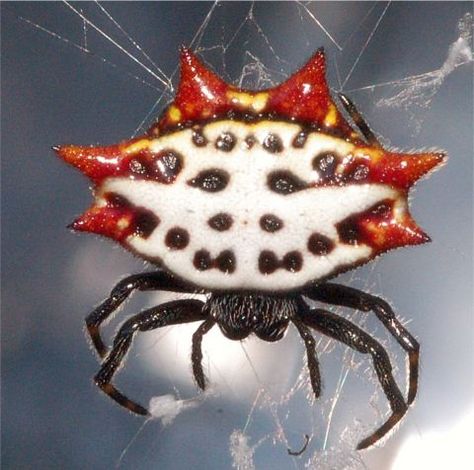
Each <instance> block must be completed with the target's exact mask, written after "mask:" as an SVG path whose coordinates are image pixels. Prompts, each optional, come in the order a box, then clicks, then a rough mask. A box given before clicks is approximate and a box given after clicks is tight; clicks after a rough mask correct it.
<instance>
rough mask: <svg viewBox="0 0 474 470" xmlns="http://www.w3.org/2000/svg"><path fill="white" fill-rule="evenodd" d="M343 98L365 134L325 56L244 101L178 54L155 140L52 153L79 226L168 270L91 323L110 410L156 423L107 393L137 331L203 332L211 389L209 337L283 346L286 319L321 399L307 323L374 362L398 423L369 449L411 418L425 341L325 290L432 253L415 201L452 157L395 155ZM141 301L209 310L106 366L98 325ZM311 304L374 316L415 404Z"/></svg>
mask: <svg viewBox="0 0 474 470" xmlns="http://www.w3.org/2000/svg"><path fill="white" fill-rule="evenodd" d="M339 98H340V100H341V102H342V104H343V106H344V108H345V110H346V111H347V112H348V114H349V115H350V116H351V118H352V119H353V121H354V123H355V124H356V126H357V127H358V129H359V130H360V134H359V133H357V132H355V131H354V130H353V129H352V128H351V127H350V126H349V124H348V123H347V122H346V121H345V119H344V118H343V116H342V114H341V113H340V112H339V110H338V108H337V107H336V105H335V104H334V102H333V101H332V99H331V96H330V93H329V89H328V86H327V84H326V79H325V60H324V53H323V51H322V50H318V51H317V52H316V54H315V55H314V56H313V57H312V58H311V59H310V60H309V62H308V63H307V64H306V65H305V66H304V67H302V68H301V69H300V70H299V71H297V72H296V73H295V74H293V75H292V76H291V77H290V78H289V79H288V80H287V81H285V82H284V83H282V84H280V85H278V86H276V87H274V88H271V89H267V90H262V91H248V90H242V89H238V88H236V87H234V86H232V85H229V84H227V83H225V82H224V81H223V80H222V79H220V78H219V77H218V76H216V75H215V74H214V73H212V72H211V71H210V70H208V69H207V68H205V67H204V65H203V64H202V63H201V62H199V61H198V59H197V58H196V57H195V56H194V55H193V54H192V53H191V52H190V51H189V50H187V49H183V50H182V55H181V81H180V84H179V87H178V90H177V94H176V97H175V99H174V101H173V103H172V104H171V105H170V106H169V107H168V108H167V109H166V110H165V111H164V113H163V115H162V116H161V117H160V118H159V120H158V121H157V123H156V124H155V125H153V126H152V128H151V129H150V130H149V132H148V133H147V134H146V135H144V136H142V137H140V138H135V139H133V140H131V141H125V142H122V143H120V144H118V145H112V146H109V147H77V146H61V147H57V148H56V151H57V152H58V154H59V155H60V156H61V157H62V158H63V159H64V160H66V161H67V162H68V163H71V164H72V165H74V166H76V167H77V168H79V169H80V170H81V171H82V172H83V173H85V174H86V175H87V176H89V177H90V178H91V180H92V181H93V183H94V185H95V187H94V193H95V203H94V205H93V206H92V207H91V208H90V209H89V210H88V211H87V212H86V213H84V214H83V215H82V216H80V217H79V218H78V219H77V220H76V221H75V222H73V224H72V228H74V229H75V230H80V231H88V232H93V233H97V234H100V235H104V236H107V237H110V238H112V239H114V240H116V241H118V242H119V243H121V244H122V245H123V246H125V247H126V248H128V249H130V250H131V251H133V252H134V253H136V254H137V255H139V256H141V257H142V258H144V259H146V260H149V261H151V262H153V263H155V264H158V265H159V266H160V268H161V271H159V272H157V273H148V274H144V275H139V276H132V277H131V278H127V279H126V280H125V281H123V282H122V283H120V284H119V285H118V286H117V287H116V288H115V289H114V291H113V292H112V294H111V296H110V297H109V298H108V299H107V300H106V301H105V302H104V303H103V304H102V305H100V306H99V307H98V308H97V309H96V310H95V311H94V312H92V314H91V315H90V316H89V317H88V319H87V325H88V329H89V332H90V334H91V337H92V339H93V342H94V344H95V346H96V349H97V350H98V352H99V354H100V355H101V356H102V357H105V359H104V363H103V365H102V368H101V370H100V372H99V373H98V375H97V376H96V382H97V384H98V385H99V386H100V387H101V388H102V389H103V390H104V391H105V392H106V393H107V394H109V395H110V396H111V397H112V398H114V399H115V400H116V401H118V402H119V403H121V404H122V405H124V406H126V407H127V408H129V409H131V410H132V411H135V412H137V413H141V414H146V413H147V411H146V410H145V409H144V408H143V407H141V406H140V405H138V404H136V403H134V402H132V401H130V400H128V399H127V398H125V397H124V396H123V395H121V394H120V393H119V392H118V391H117V390H116V389H115V388H114V387H113V385H112V384H111V383H110V381H111V379H112V376H113V374H114V372H115V370H116V369H117V367H118V365H119V363H120V361H121V359H122V358H123V356H124V354H125V353H126V351H127V349H128V347H129V345H130V342H131V339H132V336H133V334H134V333H135V332H136V331H138V330H140V331H145V330H149V329H153V328H157V327H159V326H164V325H169V324H175V323H184V322H189V321H198V320H203V321H204V322H203V323H202V324H201V326H200V327H199V329H198V330H197V332H196V334H195V336H194V339H193V348H192V362H193V370H194V374H195V378H196V381H197V383H198V385H199V386H200V387H201V388H204V386H205V380H204V374H203V371H202V368H201V348H200V344H201V340H202V336H203V335H204V334H205V333H206V332H207V331H208V330H209V329H210V328H211V327H212V326H213V325H214V324H216V323H217V324H218V325H219V326H220V328H221V330H222V332H223V333H224V334H225V335H226V336H227V337H229V338H231V339H242V338H245V337H246V336H247V335H248V334H250V333H255V334H256V335H257V336H259V337H260V338H262V339H264V340H266V341H276V340H278V339H280V338H281V337H282V336H283V334H284V332H285V330H286V328H287V326H288V324H289V323H290V322H292V323H293V324H294V325H295V326H296V327H297V329H298V330H299V332H300V334H301V336H302V337H303V339H304V341H305V345H306V348H307V353H308V366H309V370H310V376H311V383H312V386H313V390H314V392H315V394H316V395H319V392H320V380H319V370H318V364H317V359H316V356H315V351H314V341H313V339H312V336H311V334H310V332H309V329H308V326H309V327H311V328H314V329H316V330H318V331H320V332H322V333H324V334H327V335H329V336H331V337H333V338H336V339H338V340H340V341H343V342H344V343H346V344H348V345H349V346H351V347H352V348H354V349H356V350H357V351H360V352H364V353H370V354H371V355H372V357H373V361H374V365H375V367H376V370H377V374H378V376H379V379H380V382H381V384H382V386H383V388H384V391H385V393H386V395H387V397H388V399H389V401H390V405H391V408H392V411H393V413H392V416H391V417H390V418H389V420H388V421H387V422H386V423H385V424H384V425H383V426H382V427H381V428H380V429H379V430H378V431H376V432H375V433H374V434H372V435H371V436H369V437H368V438H366V439H365V440H364V441H362V442H361V443H360V444H359V448H364V447H367V446H369V445H371V444H373V443H374V442H376V441H377V440H378V439H379V438H380V437H382V436H383V435H384V434H386V432H387V431H388V430H389V429H390V428H392V427H393V425H394V424H395V423H396V422H397V421H399V419H401V417H402V416H403V414H404V413H405V411H406V408H407V404H408V405H409V404H410V403H411V402H412V401H413V399H414V397H415V394H416V382H417V371H418V344H417V343H416V341H415V340H414V338H412V337H411V336H410V335H409V333H408V332H406V331H405V329H404V328H403V327H402V326H401V325H400V323H399V322H398V321H397V320H396V319H395V317H394V315H393V312H392V310H391V309H390V307H389V306H388V305H387V304H386V303H385V302H383V301H382V300H380V299H377V298H375V297H373V296H369V295H367V294H364V293H361V292H358V291H355V290H353V289H350V288H346V287H343V286H339V285H337V284H329V283H326V282H324V281H325V280H326V279H328V278H330V277H333V276H335V275H336V274H338V273H340V272H342V271H345V270H348V269H353V268H355V267H357V266H359V265H360V264H363V263H365V262H367V261H369V260H371V259H373V258H374V257H376V256H377V255H379V254H381V253H383V252H385V251H387V250H390V249H393V248H397V247H400V246H406V245H416V244H420V243H424V242H426V241H429V238H428V236H427V235H426V234H425V233H424V232H423V231H422V230H421V229H420V228H419V227H418V226H417V225H416V223H415V222H414V221H413V219H412V218H411V216H410V214H409V212H408V202H407V196H408V191H409V189H410V187H411V186H412V185H413V184H414V183H415V182H416V181H417V180H418V179H419V178H420V177H422V176H423V175H425V174H426V173H427V172H428V171H430V170H431V169H432V168H434V167H435V166H437V165H438V164H439V163H441V161H442V160H443V157H444V156H443V154H442V153H440V152H437V153H431V152H430V153H416V154H406V153H395V152H391V151H388V150H385V149H384V148H383V147H382V146H381V145H380V143H379V142H378V141H377V139H376V137H375V136H374V134H373V133H372V132H371V131H370V129H369V128H368V126H367V125H366V124H365V122H364V120H363V119H362V117H361V116H360V114H359V113H358V112H357V110H356V108H355V106H354V105H353V103H352V102H351V101H350V100H349V99H348V98H347V97H346V96H344V95H342V94H341V95H339ZM133 289H141V290H144V289H162V290H172V291H177V292H202V293H207V294H208V295H209V297H208V300H207V302H205V303H202V302H200V301H197V300H182V301H175V302H171V303H168V304H164V305H161V306H158V307H156V308H153V309H150V310H148V311H145V312H142V313H141V314H139V315H137V316H136V317H134V318H133V319H131V320H129V321H127V322H126V323H125V324H124V326H123V327H122V329H121V330H120V331H119V333H118V335H117V338H116V340H115V342H114V347H113V349H112V350H111V352H110V353H109V354H108V355H106V348H105V346H104V344H103V343H102V340H101V338H100V335H99V331H98V328H99V326H100V324H101V323H102V322H103V321H104V320H105V319H106V318H107V317H108V316H109V315H110V313H111V312H112V311H113V310H115V308H117V306H118V305H119V304H120V303H122V302H123V301H124V300H125V298H126V297H127V296H128V295H129V294H130V292H131V291H132V290H133ZM303 297H308V298H310V299H313V300H317V301H322V302H325V303H331V304H336V305H344V306H349V307H353V308H358V309H361V310H365V311H368V310H373V311H374V312H375V313H376V315H377V316H378V317H379V318H380V320H381V321H382V322H383V323H384V324H385V326H386V327H387V328H388V329H389V330H390V331H391V332H392V334H393V335H394V336H395V337H396V338H397V340H398V341H399V343H400V345H401V346H402V347H403V348H404V349H405V350H406V351H407V352H408V354H409V359H410V379H409V380H410V390H409V393H408V398H407V401H406V402H405V400H404V399H403V397H402V395H401V393H400V391H399V389H398V387H397V385H396V383H395V382H394V380H393V377H392V375H391V372H390V371H391V366H390V363H389V360H388V357H387V355H386V353H385V351H384V350H383V349H382V348H381V347H380V345H379V344H378V343H377V342H376V341H375V340H374V339H372V338H371V337H370V336H368V335H367V334H366V333H364V332H363V331H362V330H360V329H358V328H357V327H356V326H354V325H352V324H351V323H349V322H347V321H346V320H344V319H341V318H339V317H336V316H335V315H333V314H331V313H329V312H326V311H323V310H318V309H313V310H312V309H310V308H309V306H308V305H307V304H306V302H305V301H304V300H303ZM349 333H350V334H349Z"/></svg>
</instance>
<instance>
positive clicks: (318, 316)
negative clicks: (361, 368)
mask: <svg viewBox="0 0 474 470" xmlns="http://www.w3.org/2000/svg"><path fill="white" fill-rule="evenodd" d="M298 316H299V318H300V320H301V321H302V322H303V323H305V324H306V325H308V326H310V327H311V328H314V329H315V330H317V331H319V332H320V333H322V334H324V335H327V336H329V337H331V338H334V339H336V340H338V341H341V342H343V343H344V344H347V346H349V347H351V348H353V349H355V350H356V351H358V352H360V353H363V354H370V355H371V356H372V361H373V364H374V368H375V372H376V373H377V377H378V379H379V382H380V385H381V386H382V388H383V391H384V393H385V396H386V397H387V399H388V401H389V403H390V408H391V409H392V414H391V416H390V417H389V418H388V420H387V421H386V422H385V423H384V424H383V425H382V426H380V428H378V429H377V430H376V431H375V432H374V433H372V434H371V435H370V436H368V437H367V438H365V439H363V440H362V441H361V442H359V444H358V446H357V449H358V450H361V449H365V448H367V447H369V446H371V445H373V444H375V443H376V442H377V441H378V440H380V439H381V438H382V437H383V436H385V434H387V433H388V432H389V431H390V430H391V429H392V428H393V427H394V426H395V425H396V424H397V423H398V422H399V421H400V420H401V419H402V417H403V416H404V414H405V413H406V411H407V409H408V406H407V404H406V403H405V401H404V399H403V395H402V393H401V392H400V389H399V388H398V386H397V383H396V382H395V379H394V377H393V374H392V365H391V364H390V359H389V357H388V354H387V352H386V351H385V349H384V348H383V347H382V346H381V345H380V343H378V342H377V341H376V340H375V339H374V338H372V337H371V336H370V335H368V334H367V333H366V332H365V331H363V330H361V329H360V328H359V327H357V326H356V325H354V324H353V323H351V322H350V321H348V320H346V319H345V318H341V317H339V316H337V315H335V314H333V313H331V312H328V311H326V310H320V309H313V310H309V309H308V310H303V311H301V312H299V314H298Z"/></svg>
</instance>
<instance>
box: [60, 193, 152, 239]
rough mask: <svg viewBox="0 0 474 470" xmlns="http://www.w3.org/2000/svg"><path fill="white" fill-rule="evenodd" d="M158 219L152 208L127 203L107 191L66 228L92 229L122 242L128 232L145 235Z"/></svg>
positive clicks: (144, 236) (83, 230)
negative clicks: (102, 198) (102, 197)
mask: <svg viewBox="0 0 474 470" xmlns="http://www.w3.org/2000/svg"><path fill="white" fill-rule="evenodd" d="M159 223H160V220H159V219H158V217H157V216H156V215H155V214H153V213H152V212H151V211H149V210H147V209H145V208H143V207H137V206H134V205H132V204H130V203H129V202H128V201H127V200H126V199H124V198H122V197H121V196H119V195H116V194H111V193H108V194H106V195H105V199H104V200H102V201H101V203H100V205H98V204H97V203H96V204H94V205H93V206H91V207H90V208H89V209H88V210H87V211H86V212H84V214H82V215H81V216H79V217H78V218H77V219H76V220H75V221H74V222H72V224H70V225H69V228H71V229H73V230H76V231H78V232H91V233H95V234H97V235H102V236H104V237H109V238H112V239H114V240H116V241H118V242H119V243H123V242H125V240H126V239H127V237H129V236H130V235H135V236H140V237H143V238H147V237H148V236H149V235H150V234H151V233H152V232H153V230H154V229H155V228H156V227H157V225H158V224H159Z"/></svg>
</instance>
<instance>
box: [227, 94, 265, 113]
mask: <svg viewBox="0 0 474 470" xmlns="http://www.w3.org/2000/svg"><path fill="white" fill-rule="evenodd" d="M227 97H228V98H229V99H230V100H231V101H232V103H233V104H235V105H237V106H241V107H242V108H246V109H251V110H252V111H255V112H256V113H259V112H261V111H263V109H264V108H265V106H266V105H267V101H268V93H267V92H266V91H262V92H260V93H255V94H254V93H247V92H245V91H234V90H230V91H228V92H227Z"/></svg>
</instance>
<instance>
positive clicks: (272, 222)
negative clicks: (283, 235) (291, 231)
mask: <svg viewBox="0 0 474 470" xmlns="http://www.w3.org/2000/svg"><path fill="white" fill-rule="evenodd" d="M283 225H284V224H283V220H281V219H280V218H279V217H277V216H276V215H273V214H265V215H262V217H260V228H261V229H262V230H264V231H265V232H270V233H273V232H277V231H278V230H281V229H282V228H283Z"/></svg>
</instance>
